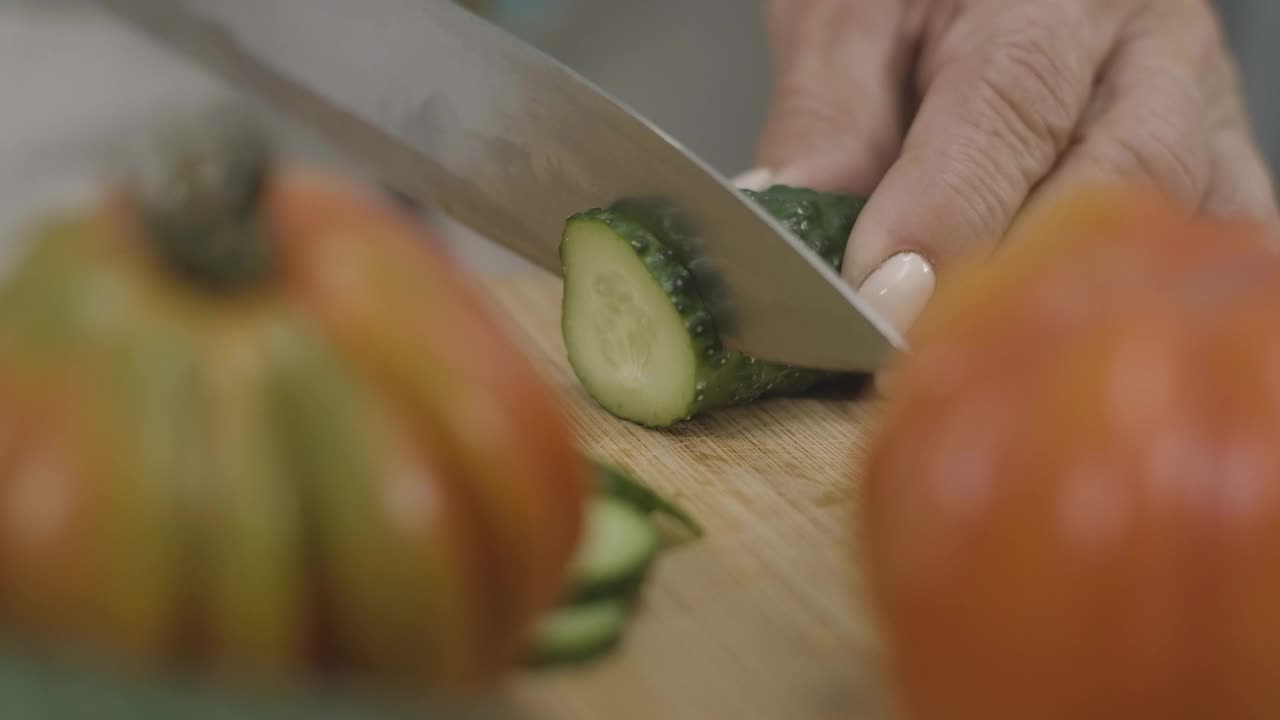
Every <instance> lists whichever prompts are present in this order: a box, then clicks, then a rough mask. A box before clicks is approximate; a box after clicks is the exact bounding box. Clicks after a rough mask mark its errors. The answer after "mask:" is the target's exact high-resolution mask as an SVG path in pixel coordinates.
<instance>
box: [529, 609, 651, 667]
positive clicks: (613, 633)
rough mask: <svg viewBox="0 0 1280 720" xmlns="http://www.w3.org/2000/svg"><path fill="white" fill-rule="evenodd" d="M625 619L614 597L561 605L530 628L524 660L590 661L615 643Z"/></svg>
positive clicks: (537, 662) (532, 662)
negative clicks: (532, 629)
mask: <svg viewBox="0 0 1280 720" xmlns="http://www.w3.org/2000/svg"><path fill="white" fill-rule="evenodd" d="M627 619H628V610H627V607H626V605H625V604H624V603H623V602H622V601H621V600H618V599H616V598H606V599H603V600H596V601H594V602H590V603H584V604H581V605H566V606H564V607H561V608H559V609H558V610H556V611H554V612H552V613H551V614H550V615H547V616H546V617H544V618H543V619H542V620H541V622H539V623H538V625H537V626H536V627H535V628H534V632H533V642H532V648H531V651H530V653H529V656H528V658H527V662H528V663H529V664H530V665H535V666H542V665H553V664H561V663H569V662H582V661H586V660H591V659H593V658H595V657H596V656H598V655H600V654H601V653H604V652H605V651H607V650H610V649H612V648H613V647H615V646H616V645H617V644H618V642H619V641H620V640H621V639H622V633H623V629H624V628H625V627H626V624H627Z"/></svg>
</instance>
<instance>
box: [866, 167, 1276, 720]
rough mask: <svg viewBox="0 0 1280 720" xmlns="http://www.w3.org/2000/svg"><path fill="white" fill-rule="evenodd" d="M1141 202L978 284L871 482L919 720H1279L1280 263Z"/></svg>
mask: <svg viewBox="0 0 1280 720" xmlns="http://www.w3.org/2000/svg"><path fill="white" fill-rule="evenodd" d="M1269 241H1270V238H1269V237H1268V236H1267V235H1265V234H1264V233H1263V231H1262V230H1261V229H1260V228H1258V227H1254V226H1251V225H1247V224H1242V223H1232V222H1226V221H1218V220H1211V219H1206V218H1203V217H1193V216H1192V215H1191V214H1190V213H1188V212H1186V211H1185V209H1184V208H1182V207H1181V206H1179V205H1177V204H1175V203H1172V202H1170V201H1168V200H1166V199H1165V198H1163V197H1162V196H1160V195H1157V194H1155V193H1154V192H1149V191H1147V190H1146V189H1145V188H1137V189H1132V188H1120V189H1115V188H1101V189H1096V190H1082V191H1080V192H1079V193H1078V194H1076V195H1074V196H1073V197H1070V198H1068V199H1065V200H1063V201H1060V202H1057V203H1054V204H1052V205H1048V206H1044V207H1041V208H1039V209H1038V210H1036V211H1034V212H1033V214H1032V215H1031V216H1030V217H1029V218H1028V219H1027V221H1026V222H1025V223H1022V224H1020V225H1019V226H1018V227H1016V228H1015V230H1014V232H1013V233H1011V236H1010V237H1009V238H1008V240H1007V241H1006V245H1005V246H1004V247H1005V250H1004V251H1003V252H1001V253H1000V254H998V255H997V256H995V257H994V258H990V259H988V260H986V261H985V262H983V263H981V264H979V265H976V266H974V267H971V268H966V269H964V270H960V271H957V272H955V273H953V274H952V276H951V279H949V280H948V281H946V282H945V283H944V284H943V286H942V287H941V288H940V289H939V293H938V294H937V295H936V296H935V299H934V300H933V301H932V305H931V308H930V310H929V311H928V312H927V313H926V314H925V315H924V316H923V317H922V318H921V320H920V322H919V323H918V324H917V326H916V327H915V329H914V330H913V331H912V337H911V343H912V347H913V352H912V353H911V354H910V355H909V356H907V357H904V359H903V363H902V364H901V365H900V366H899V367H898V368H897V369H896V372H895V373H894V377H893V381H892V396H891V397H890V398H889V399H888V407H887V408H886V415H885V416H884V417H883V418H882V421H883V424H882V425H881V426H880V427H879V434H878V436H877V438H876V441H875V443H874V445H873V448H872V452H871V456H870V459H869V462H868V464H867V465H866V467H865V483H866V493H865V506H863V508H862V514H861V516H860V518H859V519H860V524H861V528H862V530H863V531H864V532H865V545H864V547H865V548H866V556H865V559H866V561H867V563H868V564H867V567H868V572H869V575H870V581H871V587H872V588H873V597H874V605H875V607H876V608H877V609H878V611H879V613H880V619H881V620H882V621H883V624H884V630H885V637H886V641H887V645H886V650H887V654H888V659H889V667H890V668H891V671H890V675H891V677H893V678H894V687H895V688H896V690H897V691H898V693H897V694H898V697H899V698H900V699H901V702H902V705H903V707H904V710H905V711H906V716H907V717H909V718H914V719H916V720H938V719H941V718H947V719H948V720H967V719H969V718H974V719H977V718H982V719H983V720H1002V719H1003V718H1018V719H1020V720H1028V719H1030V718H1035V719H1036V720H1054V719H1056V718H1064V719H1065V718H1072V719H1074V720H1078V719H1081V718H1089V719H1090V720H1110V719H1112V718H1115V719H1119V718H1125V719H1129V720H1132V719H1135V718H1161V719H1162V720H1170V719H1174V718H1223V719H1224V720H1225V719H1227V718H1231V719H1232V720H1239V719H1242V718H1275V717H1280V259H1278V258H1277V256H1276V254H1275V253H1274V252H1273V250H1272V249H1271V247H1270V245H1269V244H1268V243H1269Z"/></svg>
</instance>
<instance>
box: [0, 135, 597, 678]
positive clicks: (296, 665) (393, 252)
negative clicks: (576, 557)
mask: <svg viewBox="0 0 1280 720" xmlns="http://www.w3.org/2000/svg"><path fill="white" fill-rule="evenodd" d="M183 143H184V144H180V145H177V146H175V149H174V150H173V151H172V155H171V156H170V157H169V159H170V161H171V162H170V163H169V166H170V168H171V172H170V174H168V175H167V176H166V177H165V178H164V182H163V183H160V184H158V185H156V187H154V188H152V187H143V186H142V185H120V186H118V187H115V188H114V189H113V191H112V192H110V193H109V194H108V196H107V197H105V199H103V200H102V201H101V202H100V203H98V204H96V205H94V206H92V207H89V208H87V209H84V210H82V211H78V212H74V213H69V214H67V215H65V216H62V217H59V218H57V219H55V220H53V221H51V222H48V223H45V224H43V225H41V226H40V227H39V228H38V229H36V230H35V231H33V233H32V234H31V236H30V237H29V238H28V239H29V244H28V246H27V249H26V250H25V251H24V252H23V254H22V256H21V257H20V260H19V261H18V263H17V265H16V266H15V267H14V268H12V269H11V270H10V272H9V273H8V274H7V275H6V276H5V278H4V282H3V285H2V286H0V397H2V398H3V401H2V402H0V623H3V625H4V627H5V628H6V631H10V634H12V635H15V636H16V637H18V638H20V639H21V641H22V643H23V646H24V647H29V648H64V649H65V648H71V649H75V650H77V651H90V652H94V653H98V654H102V655H105V656H107V657H109V658H112V659H114V660H117V661H125V662H127V663H129V664H133V665H138V666H141V667H156V666H161V665H164V664H166V663H169V664H178V663H181V664H182V665H184V666H193V665H194V666H197V667H206V668H216V669H222V670H227V671H229V672H233V673H237V674H250V675H252V676H253V677H257V678H260V679H261V678H267V679H270V678H275V679H296V678H298V677H301V676H302V675H303V674H304V673H305V672H306V671H308V670H310V669H316V668H326V669H332V668H340V669H346V670H351V671H354V672H357V673H371V674H376V675H378V676H379V677H383V678H393V679H396V680H405V679H408V680H411V681H417V682H426V683H428V684H430V685H431V686H434V687H438V688H447V689H459V688H463V689H465V688H474V687H478V686H482V685H485V684H487V683H489V682H491V681H493V680H494V679H495V678H496V677H498V676H499V675H500V674H501V672H502V670H503V669H504V668H505V667H506V666H507V664H508V663H510V662H511V661H512V660H513V659H514V658H516V657H517V655H518V653H519V652H520V651H521V649H522V647H523V644H524V642H525V638H526V635H527V634H528V631H529V628H530V625H531V623H532V622H533V621H534V619H535V618H536V616H538V615H539V614H540V613H542V612H543V611H545V610H547V609H548V608H549V607H551V606H552V605H553V604H554V603H555V602H556V601H557V600H558V599H559V596H560V593H561V592H562V588H563V584H564V582H565V577H566V573H567V568H568V565H569V563H570V561H571V558H572V555H573V552H574V548H575V545H576V543H577V541H578V538H579V534H580V532H581V528H582V524H583V512H584V502H585V494H586V491H587V487H588V486H587V484H586V482H587V480H586V475H585V466H584V464H583V462H582V460H581V458H580V457H579V456H578V455H577V454H576V453H575V452H574V448H573V446H572V443H571V437H570V432H569V428H568V424H567V420H566V418H565V417H564V415H563V413H562V410H561V408H560V406H559V405H558V400H557V398H556V397H555V396H554V395H553V393H552V391H551V389H550V388H549V387H548V386H547V385H546V384H545V383H544V381H543V379H542V378H541V377H540V376H539V375H538V374H537V372H536V370H535V369H534V368H533V367H532V366H531V364H530V363H529V362H528V361H527V360H526V358H525V357H523V356H522V355H521V353H520V352H519V351H518V349H517V348H516V346H514V345H513V343H512V342H511V340H510V339H509V338H508V336H507V335H506V334H504V332H503V330H502V328H501V327H500V325H499V323H498V322H497V321H496V319H495V318H494V317H493V316H492V315H491V313H490V312H489V310H488V308H487V307H486V306H485V305H484V301H483V299H482V298H481V296H480V295H479V294H478V289H477V288H475V287H473V286H472V284H471V282H470V281H469V280H468V279H467V277H466V276H465V275H464V274H463V270H462V269H461V268H460V267H459V266H457V265H455V264H454V263H453V262H452V261H451V260H450V259H449V258H448V257H447V256H446V255H445V254H444V250H443V249H442V248H440V247H439V246H438V242H437V238H434V237H432V236H430V234H429V233H424V231H423V230H421V229H420V228H418V227H417V226H415V225H413V224H411V222H410V221H409V220H408V219H407V218H405V217H402V216H401V215H399V214H398V213H397V211H396V210H395V209H393V208H392V207H391V206H390V205H384V203H383V202H382V201H381V200H380V199H378V198H377V197H375V196H374V195H372V194H371V193H366V192H365V191H363V190H362V189H361V188H359V187H357V186H355V185H352V184H349V183H347V182H346V181H344V180H341V179H338V178H336V177H331V176H328V175H325V174H322V173H321V172H319V171H313V170H308V169H304V168H301V167H294V166H292V165H287V164H283V163H275V162H272V158H271V157H270V155H269V153H268V152H267V149H266V148H265V147H264V146H263V145H262V144H260V143H258V142H257V141H256V140H255V139H254V138H253V137H252V136H245V137H234V138H233V139H232V140H231V141H230V142H227V143H223V142H222V139H221V138H218V139H215V140H210V141H208V142H189V141H187V140H184V141H183Z"/></svg>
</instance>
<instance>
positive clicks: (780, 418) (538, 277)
mask: <svg viewBox="0 0 1280 720" xmlns="http://www.w3.org/2000/svg"><path fill="white" fill-rule="evenodd" d="M488 287H489V288H490V289H491V290H492V297H493V299H494V301H495V303H496V308H497V310H498V311H499V314H500V315H501V316H502V317H503V318H504V321H505V322H507V323H508V324H509V327H510V330H511V332H512V334H513V335H514V336H515V337H516V339H517V340H518V341H519V342H520V343H521V344H522V345H523V347H524V348H525V349H526V351H527V352H528V353H529V354H530V356H531V357H532V358H533V359H534V360H535V361H536V362H537V364H538V366H539V367H540V368H541V369H542V370H543V371H544V372H545V373H546V375H547V377H548V379H549V380H550V382H552V383H553V384H554V385H555V386H557V387H559V388H561V389H562V390H563V392H564V394H565V395H566V396H567V398H568V399H569V408H570V412H571V414H572V420H573V423H574V426H575V428H576V431H577V434H578V436H579V438H580V440H581V443H582V444H583V446H584V448H585V449H587V450H588V451H591V452H594V453H597V454H599V455H600V456H602V457H605V458H608V459H610V460H613V461H616V462H619V463H622V464H623V465H625V466H627V467H629V468H631V469H633V470H634V471H636V472H637V473H638V474H639V475H640V476H641V477H642V478H643V479H644V480H646V481H647V482H650V483H651V484H653V485H654V486H656V487H658V488H660V489H662V490H663V491H665V492H666V493H668V494H670V495H671V496H673V497H675V498H677V499H679V501H680V502H681V503H683V504H684V505H685V506H686V507H688V508H689V509H690V510H691V511H692V512H693V513H694V514H695V515H696V516H697V518H698V519H699V520H700V521H701V522H702V523H703V524H704V526H705V527H706V530H707V533H706V536H705V537H704V538H702V539H700V540H697V541H694V542H691V543H688V544H684V545H682V546H680V547H677V548H675V549H673V550H670V551H668V553H667V554H665V555H664V556H663V557H662V558H661V560H660V561H659V563H658V565H657V566H656V568H655V571H654V574H653V576H652V579H651V581H650V583H649V585H648V586H647V588H646V590H645V594H644V598H643V601H642V604H641V607H640V610H639V612H638V614H637V615H636V617H635V619H634V620H633V621H632V622H631V624H630V625H629V628H628V630H627V634H626V637H625V640H624V642H623V644H622V646H621V647H620V648H618V650H616V651H615V652H614V653H613V654H612V656H610V657H608V658H607V659H605V660H603V661H600V662H597V663H596V664H594V665H590V666H586V667H582V668H570V669H560V670H555V671H538V672H531V673H525V674H521V675H520V676H518V677H517V678H515V679H514V680H513V682H512V684H511V687H510V688H509V689H508V691H507V693H506V696H505V698H504V706H505V707H506V708H508V710H509V711H510V712H513V713H516V714H518V716H519V717H522V718H556V719H560V718H565V719H572V720H578V719H582V720H588V719H590V720H596V719H608V720H625V719H629V718H644V719H658V718H662V719H663V720H675V719H679V718H700V719H709V718H734V719H748V718H776V719H778V720H804V719H807V718H824V719H825V718H844V719H847V718H881V717H884V716H885V713H886V710H885V707H884V705H885V703H884V702H883V698H882V695H883V693H882V692H881V690H880V687H881V683H880V677H879V672H878V666H877V663H876V659H877V653H876V647H877V646H876V637H875V626H874V623H873V622H872V620H871V618H870V615H869V613H868V612H867V609H866V606H865V603H864V600H863V596H862V593H861V586H860V578H859V575H858V572H857V562H856V559H857V555H856V547H855V544H854V538H853V529H854V524H853V507H854V505H853V503H855V502H856V499H857V493H856V487H857V482H856V477H855V475H856V473H855V470H856V460H857V458H858V456H859V455H860V452H861V450H862V448H863V447H864V446H865V443H866V440H867V436H868V432H867V428H868V423H869V422H870V421H871V419H872V417H873V409H874V408H873V404H872V402H871V401H869V400H865V399H861V398H859V397H858V396H857V394H851V395H848V396H839V397H827V396H824V397H811V398H795V399H775V400H768V401H764V402H760V403H756V404H754V405H752V406H751V407H748V408H742V409H734V410H727V411H722V412H719V413H716V414H714V415H710V416H707V417H704V418H702V419H695V420H694V421H691V422H689V423H687V424H685V425H683V426H680V427H679V428H677V429H674V430H668V431H654V430H645V429H642V428H639V427H636V426H633V425H630V424H628V423H625V422H622V421H620V420H617V419H615V418H613V417H611V416H609V415H608V414H606V413H604V412H603V411H601V410H600V409H599V408H598V407H597V406H596V405H595V404H594V403H593V402H592V401H591V400H590V398H589V397H587V396H586V395H585V394H584V393H583V391H582V390H581V388H580V386H579V385H578V383H577V381H576V379H575V378H574V376H573V374H572V372H571V370H570V369H569V366H568V363H567V361H566V359H565V352H564V346H563V344H562V341H561V334H560V325H559V322H560V312H559V309H560V306H559V302H560V283H559V280H558V279H555V278H552V277H550V276H547V275H544V274H542V273H521V274H515V275H503V276H498V277H494V278H492V279H490V280H489V281H488Z"/></svg>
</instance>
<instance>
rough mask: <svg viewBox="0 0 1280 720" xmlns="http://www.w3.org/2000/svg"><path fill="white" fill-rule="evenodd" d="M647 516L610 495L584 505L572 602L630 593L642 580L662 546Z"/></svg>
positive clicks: (571, 580)
mask: <svg viewBox="0 0 1280 720" xmlns="http://www.w3.org/2000/svg"><path fill="white" fill-rule="evenodd" d="M659 540H660V538H659V536H658V530H657V528H656V527H655V526H654V525H653V522H652V521H650V519H649V517H648V516H647V515H645V514H644V513H642V512H640V511H639V510H637V509H636V508H634V507H632V506H631V505H630V504H628V503H626V502H624V501H623V500H620V499H618V498H615V497H612V496H609V495H597V496H595V497H593V498H592V499H591V503H590V505H589V506H588V509H587V526H586V532H585V534H584V536H583V539H582V543H581V545H579V549H578V554H577V555H576V556H575V557H574V561H573V565H572V567H571V568H570V582H571V588H570V594H571V602H572V603H581V602H585V601H588V600H594V599H597V598H602V597H606V596H623V595H629V594H630V593H632V592H633V591H635V590H636V589H637V588H639V586H640V584H641V582H642V581H643V580H644V577H645V575H646V574H647V573H648V570H649V566H650V565H651V564H652V563H653V560H654V558H655V557H657V555H658V550H659V549H660V547H661V543H660V542H659Z"/></svg>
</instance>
